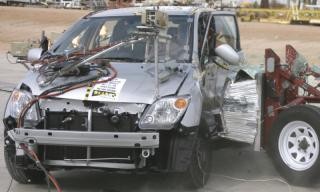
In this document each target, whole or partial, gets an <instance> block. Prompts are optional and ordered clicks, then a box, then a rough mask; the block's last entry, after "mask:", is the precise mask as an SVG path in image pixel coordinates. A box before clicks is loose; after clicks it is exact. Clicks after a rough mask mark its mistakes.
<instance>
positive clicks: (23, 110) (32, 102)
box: [17, 65, 118, 128]
mask: <svg viewBox="0 0 320 192" xmlns="http://www.w3.org/2000/svg"><path fill="white" fill-rule="evenodd" d="M108 67H109V68H110V69H111V70H112V72H113V74H112V76H111V77H110V78H108V79H106V80H101V81H93V82H89V83H81V84H78V85H74V86H71V87H69V88H66V89H65V90H63V91H60V92H56V93H54V92H53V93H51V94H47V95H41V96H39V97H36V98H34V99H32V100H31V101H30V102H29V103H28V104H27V105H26V106H25V107H24V108H23V109H22V111H21V113H20V115H19V118H18V122H17V127H18V128H20V127H22V126H23V123H24V116H25V115H26V113H27V111H28V110H29V109H30V108H31V107H32V105H34V104H35V103H36V102H37V101H39V100H40V99H46V98H49V97H56V96H59V95H62V94H64V93H66V92H69V91H72V90H74V89H79V88H81V87H86V86H94V85H96V84H99V83H106V82H109V81H112V80H113V79H114V78H116V77H117V75H118V72H117V70H116V69H115V68H114V67H113V66H112V65H109V66H108Z"/></svg>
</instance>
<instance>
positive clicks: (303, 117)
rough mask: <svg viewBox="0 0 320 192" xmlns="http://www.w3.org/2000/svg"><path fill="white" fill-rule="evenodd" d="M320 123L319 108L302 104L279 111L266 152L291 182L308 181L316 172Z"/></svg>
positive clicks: (318, 160)
mask: <svg viewBox="0 0 320 192" xmlns="http://www.w3.org/2000/svg"><path fill="white" fill-rule="evenodd" d="M319 125H320V109H319V108H317V107H314V106H309V105H301V106H295V107H291V108H289V109H287V110H285V111H283V112H281V113H280V115H279V118H278V120H277V121H276V122H275V123H274V125H273V127H272V130H271V135H270V140H269V152H270V154H271V157H272V158H273V160H274V163H275V165H276V167H277V169H278V170H279V172H280V174H281V175H282V176H283V177H285V178H286V179H287V180H288V181H289V182H290V183H292V184H295V185H307V184H309V183H310V182H312V181H313V180H315V179H316V178H317V177H318V175H319V172H320V158H319V148H320V145H319V136H320V126H319Z"/></svg>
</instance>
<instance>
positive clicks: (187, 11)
mask: <svg viewBox="0 0 320 192" xmlns="http://www.w3.org/2000/svg"><path fill="white" fill-rule="evenodd" d="M147 9H149V10H150V9H154V7H153V6H147V7H128V8H121V9H109V10H103V11H98V12H96V13H93V14H91V15H90V17H109V16H131V15H140V14H141V13H142V12H144V11H145V10H147ZM159 10H160V11H163V12H165V13H167V14H168V15H193V14H194V13H195V12H197V11H211V12H213V11H214V12H217V13H221V14H232V15H234V13H233V12H229V11H217V10H215V9H212V8H203V7H195V6H159Z"/></svg>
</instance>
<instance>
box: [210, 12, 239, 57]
mask: <svg viewBox="0 0 320 192" xmlns="http://www.w3.org/2000/svg"><path fill="white" fill-rule="evenodd" d="M214 20H215V29H216V40H217V44H223V43H227V44H228V45H230V46H231V47H232V48H233V49H234V50H236V51H238V50H239V46H238V31H237V25H236V21H235V17H234V16H231V15H230V16H227V15H221V16H214Z"/></svg>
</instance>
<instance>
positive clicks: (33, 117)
mask: <svg viewBox="0 0 320 192" xmlns="http://www.w3.org/2000/svg"><path fill="white" fill-rule="evenodd" d="M32 99H33V96H32V94H31V93H30V92H28V91H24V90H17V89H16V90H14V91H13V92H12V94H11V96H10V99H9V101H8V104H7V108H6V112H5V117H9V116H11V117H13V118H15V119H17V118H19V116H20V113H21V111H22V110H23V108H24V107H25V106H26V105H27V104H28V103H29V102H30V101H31V100H32ZM38 119H39V116H38V111H37V108H36V105H33V106H32V107H31V108H30V109H29V110H28V111H27V113H26V115H25V120H28V121H38Z"/></svg>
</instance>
